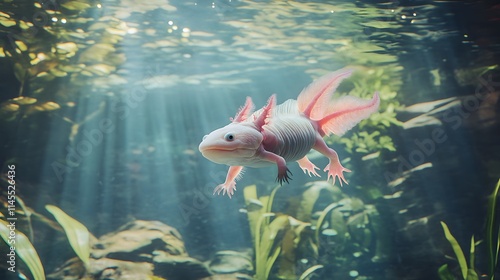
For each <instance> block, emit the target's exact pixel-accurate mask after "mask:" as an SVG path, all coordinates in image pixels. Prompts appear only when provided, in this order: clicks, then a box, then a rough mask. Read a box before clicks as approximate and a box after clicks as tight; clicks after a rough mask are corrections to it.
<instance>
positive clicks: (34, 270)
mask: <svg viewBox="0 0 500 280" xmlns="http://www.w3.org/2000/svg"><path fill="white" fill-rule="evenodd" d="M8 225H9V223H8V222H7V221H5V220H0V236H2V239H3V240H4V241H5V242H6V243H7V244H9V243H8V242H9V233H10V230H9V228H8ZM15 238H16V239H15V240H16V243H15V248H16V249H15V252H16V254H17V255H18V256H19V258H20V259H22V260H23V262H24V263H25V264H26V266H27V267H28V270H29V271H30V272H31V275H32V276H33V279H35V280H45V272H44V269H43V265H42V262H41V261H40V257H39V256H38V253H37V252H36V250H35V247H33V244H31V242H30V240H29V238H28V237H27V236H26V235H24V233H22V232H20V231H17V230H16V237H15Z"/></svg>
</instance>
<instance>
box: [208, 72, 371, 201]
mask: <svg viewBox="0 0 500 280" xmlns="http://www.w3.org/2000/svg"><path fill="white" fill-rule="evenodd" d="M352 72H353V70H352V69H348V68H345V69H341V70H338V71H335V72H332V73H329V74H326V75H324V76H322V77H320V78H318V79H317V80H316V81H314V82H313V83H311V84H310V85H309V86H307V87H306V88H304V89H303V90H302V92H301V93H300V94H299V96H298V98H297V100H292V99H289V100H287V101H285V102H284V103H282V104H280V105H276V95H275V94H273V95H271V97H270V98H269V100H268V102H267V104H266V105H265V106H264V107H263V108H262V109H260V110H258V111H256V112H253V110H254V105H253V102H252V99H251V98H250V97H247V98H246V102H245V105H244V106H243V107H242V108H240V110H239V111H238V113H237V114H236V116H235V117H234V118H231V121H232V122H231V123H230V124H228V125H226V126H224V127H222V128H219V129H217V130H214V131H212V132H211V133H210V134H208V135H205V136H204V137H203V141H202V142H201V144H200V146H199V150H200V152H201V153H202V154H203V156H204V157H205V158H207V159H209V160H211V161H213V162H215V163H219V164H226V165H229V171H228V173H227V176H226V181H225V182H224V183H222V184H220V185H218V186H217V187H216V188H215V190H214V194H215V193H217V194H220V192H221V191H222V192H223V195H224V194H226V193H227V194H228V196H229V197H230V198H231V196H232V195H233V194H234V191H235V190H236V180H237V179H239V177H240V174H241V172H242V170H243V167H245V166H246V167H264V166H269V165H274V164H276V165H277V166H278V177H277V181H278V182H279V183H280V184H282V183H283V181H286V182H287V183H288V180H289V179H290V174H291V172H290V170H289V169H288V167H287V166H286V164H287V162H293V161H297V163H298V164H299V166H300V168H301V169H302V170H303V171H304V173H306V172H307V174H308V175H309V176H311V175H314V176H318V177H319V176H320V175H319V174H318V173H317V171H316V170H317V169H319V168H318V167H316V166H315V165H314V164H313V163H312V162H311V161H310V160H309V159H308V158H307V156H306V155H307V153H308V152H309V151H310V150H311V149H314V150H316V151H318V152H320V153H321V154H323V155H324V156H326V157H327V158H328V159H329V160H330V162H329V163H328V165H327V166H326V167H325V168H324V171H325V172H326V171H327V172H328V177H327V180H329V179H330V177H331V178H332V180H333V183H335V179H336V178H337V177H338V178H339V182H340V184H341V185H342V182H344V183H346V184H347V181H346V179H345V178H344V174H343V173H344V172H351V171H350V170H348V169H347V168H345V167H343V166H342V164H341V163H340V160H339V157H338V155H337V153H336V152H335V151H334V150H333V149H331V148H329V147H328V146H327V144H326V143H325V141H324V140H323V137H324V136H329V135H331V134H335V135H337V136H342V135H343V134H344V133H345V132H346V131H348V130H350V129H351V128H352V127H354V126H355V125H356V124H357V123H359V122H360V121H361V120H363V119H365V118H368V117H369V116H370V115H371V114H372V113H374V112H376V111H377V110H378V107H379V104H380V98H379V94H378V92H375V93H374V95H373V98H372V99H371V100H365V99H361V98H358V97H354V96H349V95H347V96H342V97H339V98H336V99H333V98H332V95H333V93H334V92H335V90H336V88H337V87H338V85H339V84H340V82H341V81H342V80H343V79H345V78H348V77H349V76H350V75H351V74H352Z"/></svg>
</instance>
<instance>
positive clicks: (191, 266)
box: [153, 252, 212, 280]
mask: <svg viewBox="0 0 500 280" xmlns="http://www.w3.org/2000/svg"><path fill="white" fill-rule="evenodd" d="M153 263H154V274H155V275H157V276H161V277H166V278H168V279H169V280H176V279H177V280H188V279H202V278H205V277H210V276H212V273H211V272H210V271H209V270H208V268H207V267H206V266H205V265H204V264H203V263H202V262H200V261H198V260H196V259H193V258H191V257H187V256H171V255H168V254H165V253H164V252H160V253H158V254H156V255H155V256H154V258H153Z"/></svg>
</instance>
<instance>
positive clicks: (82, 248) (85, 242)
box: [45, 205, 90, 267]
mask: <svg viewBox="0 0 500 280" xmlns="http://www.w3.org/2000/svg"><path fill="white" fill-rule="evenodd" d="M45 208H46V209H47V211H49V212H50V213H51V214H52V215H54V217H55V218H56V220H57V222H58V223H59V224H60V225H61V226H62V228H63V229H64V232H66V236H67V237H68V241H69V244H70V245H71V247H72V248H73V250H74V251H75V253H76V255H77V256H78V257H79V258H80V260H82V262H83V263H84V264H85V266H86V267H88V265H89V261H90V233H89V231H88V229H87V228H86V227H85V226H84V225H83V224H81V223H80V222H78V221H77V220H75V219H73V218H72V217H70V216H69V215H68V214H66V213H64V211H62V210H61V209H59V208H58V207H56V206H54V205H47V206H45Z"/></svg>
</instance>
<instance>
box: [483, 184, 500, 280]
mask: <svg viewBox="0 0 500 280" xmlns="http://www.w3.org/2000/svg"><path fill="white" fill-rule="evenodd" d="M499 190H500V180H498V183H497V185H496V187H495V189H494V190H493V193H492V194H491V196H490V198H489V199H488V208H487V218H486V247H487V250H488V275H489V279H490V280H493V279H494V277H495V275H494V274H495V268H496V266H497V264H498V249H499V247H500V226H499V229H498V230H497V232H496V235H497V236H496V237H494V236H495V232H494V231H495V228H496V227H495V221H496V219H497V218H496V217H495V216H496V208H497V198H498V192H499ZM495 243H496V244H495Z"/></svg>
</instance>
